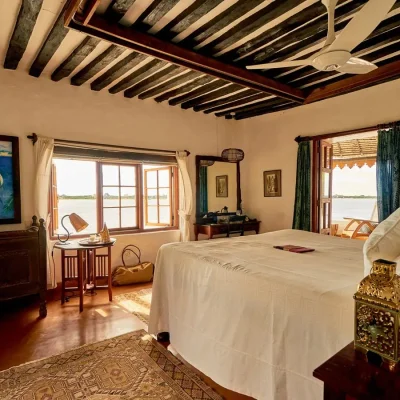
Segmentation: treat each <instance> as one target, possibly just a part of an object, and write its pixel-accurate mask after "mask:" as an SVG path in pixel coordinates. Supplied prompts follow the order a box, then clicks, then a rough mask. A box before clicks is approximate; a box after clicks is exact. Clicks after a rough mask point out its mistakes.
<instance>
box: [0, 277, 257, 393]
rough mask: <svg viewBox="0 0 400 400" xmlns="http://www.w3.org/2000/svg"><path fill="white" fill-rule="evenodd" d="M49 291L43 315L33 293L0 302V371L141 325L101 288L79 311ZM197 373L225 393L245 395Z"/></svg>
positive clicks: (129, 288)
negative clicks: (39, 311)
mask: <svg viewBox="0 0 400 400" xmlns="http://www.w3.org/2000/svg"><path fill="white" fill-rule="evenodd" d="M148 287H151V284H145V285H135V286H123V287H116V288H113V295H117V294H122V293H128V292H132V291H136V290H140V289H144V288H148ZM50 297H52V298H51V299H49V301H48V304H47V310H48V314H47V317H46V318H44V319H39V318H38V304H37V303H36V302H35V299H32V298H31V299H29V298H27V299H20V300H18V301H16V302H3V303H1V302H0V371H1V370H4V369H8V368H10V367H13V366H17V365H20V364H24V363H26V362H29V361H34V360H38V359H40V358H44V357H50V356H53V355H56V354H59V353H63V352H65V351H68V350H70V349H73V348H75V347H78V346H82V345H84V344H88V343H94V342H98V341H101V340H105V339H109V338H112V337H115V336H118V335H123V334H124V333H128V332H132V331H135V330H138V329H145V328H146V325H145V324H144V323H143V322H142V321H140V320H139V319H138V318H137V317H135V316H134V315H132V314H131V313H129V312H127V311H126V310H124V309H123V308H121V307H119V306H117V305H116V304H115V303H110V302H109V301H108V293H107V290H98V291H97V295H96V296H85V297H84V309H83V312H82V313H79V299H78V298H71V299H70V300H69V302H67V303H65V304H64V305H63V306H61V304H60V300H59V294H57V293H56V294H53V295H50ZM200 375H201V377H202V379H203V380H204V381H206V382H207V383H208V385H209V386H211V387H212V388H213V389H214V390H215V391H217V392H218V393H219V394H221V396H223V397H224V398H225V399H230V400H245V399H250V398H249V397H247V396H243V395H239V394H237V393H234V392H231V391H229V390H227V389H224V388H222V387H221V386H219V385H217V384H215V383H214V382H213V381H212V380H211V379H209V378H207V377H206V376H204V375H203V374H200Z"/></svg>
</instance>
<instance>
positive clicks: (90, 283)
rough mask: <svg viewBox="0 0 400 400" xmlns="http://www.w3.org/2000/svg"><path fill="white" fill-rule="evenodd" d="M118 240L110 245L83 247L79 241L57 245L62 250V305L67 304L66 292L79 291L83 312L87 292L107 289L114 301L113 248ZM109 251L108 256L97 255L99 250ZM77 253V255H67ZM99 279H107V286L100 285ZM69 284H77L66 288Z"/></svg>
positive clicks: (80, 309)
mask: <svg viewBox="0 0 400 400" xmlns="http://www.w3.org/2000/svg"><path fill="white" fill-rule="evenodd" d="M115 242H116V239H111V242H110V243H109V244H102V245H90V246H87V245H85V246H83V245H81V244H79V242H78V241H70V242H69V244H67V245H61V244H56V245H54V247H55V248H56V249H60V250H61V278H62V283H61V304H64V302H65V291H66V290H67V289H68V290H78V291H79V311H80V312H82V311H83V295H84V294H85V292H86V291H87V290H92V291H93V290H95V289H98V288H107V289H108V297H109V300H110V301H112V285H111V248H112V246H114V244H115ZM103 248H106V249H107V254H97V250H99V249H103ZM67 251H76V255H70V254H66V252H67ZM99 278H107V285H102V286H100V285H98V284H97V281H98V279H99ZM67 282H76V283H75V285H76V286H69V287H67V286H66V283H67Z"/></svg>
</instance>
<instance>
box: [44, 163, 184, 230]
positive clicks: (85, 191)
mask: <svg viewBox="0 0 400 400" xmlns="http://www.w3.org/2000/svg"><path fill="white" fill-rule="evenodd" d="M51 182H52V184H51V193H50V203H51V204H50V208H51V216H52V224H51V225H52V234H53V236H56V235H57V234H58V233H60V234H63V233H64V232H65V230H64V228H63V226H62V225H61V219H62V217H63V216H64V215H68V214H71V213H76V214H78V215H79V216H81V217H82V218H83V219H84V220H85V221H87V222H88V224H89V225H88V227H87V228H86V229H85V230H84V231H81V232H79V233H78V234H77V233H76V232H74V230H73V228H72V226H71V225H70V223H69V219H68V218H65V219H64V221H63V223H64V225H65V227H66V228H67V229H68V231H69V232H70V233H71V234H72V235H81V234H84V235H87V234H93V233H97V232H99V231H100V230H101V229H102V227H103V225H104V223H106V224H107V227H108V229H109V230H110V231H112V232H114V234H115V233H116V232H121V233H127V232H140V231H145V230H149V229H158V230H162V229H168V228H177V223H176V222H177V221H178V218H176V214H177V208H178V187H177V185H178V180H177V167H175V166H169V165H167V166H166V165H158V164H157V165H155V164H139V163H129V164H128V163H113V162H102V161H86V160H75V159H66V158H54V159H53V167H52V177H51Z"/></svg>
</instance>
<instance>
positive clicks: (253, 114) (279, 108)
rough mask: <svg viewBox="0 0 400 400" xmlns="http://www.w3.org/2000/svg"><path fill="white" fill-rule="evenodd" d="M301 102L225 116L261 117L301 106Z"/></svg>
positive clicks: (235, 117)
mask: <svg viewBox="0 0 400 400" xmlns="http://www.w3.org/2000/svg"><path fill="white" fill-rule="evenodd" d="M299 105H300V104H294V103H288V104H282V105H278V106H275V107H267V108H265V109H259V110H254V111H248V112H243V113H237V114H235V115H234V116H231V117H229V116H225V118H226V119H235V120H236V121H239V120H242V119H247V118H253V117H259V116H261V115H265V114H271V113H274V112H279V111H284V110H288V109H290V108H294V107H297V106H299Z"/></svg>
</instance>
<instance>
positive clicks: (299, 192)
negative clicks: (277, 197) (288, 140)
mask: <svg viewBox="0 0 400 400" xmlns="http://www.w3.org/2000/svg"><path fill="white" fill-rule="evenodd" d="M292 226H293V229H301V230H303V231H310V230H311V149H310V142H300V143H299V148H298V150H297V175H296V197H295V202H294V212H293V225H292Z"/></svg>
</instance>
